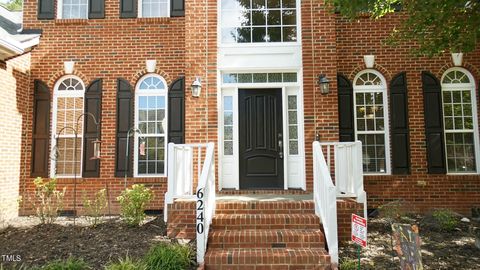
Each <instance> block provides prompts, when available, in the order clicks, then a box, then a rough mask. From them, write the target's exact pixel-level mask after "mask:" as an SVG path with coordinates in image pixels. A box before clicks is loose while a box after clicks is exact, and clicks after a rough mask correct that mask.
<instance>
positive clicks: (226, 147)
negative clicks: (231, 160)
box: [223, 141, 233, 156]
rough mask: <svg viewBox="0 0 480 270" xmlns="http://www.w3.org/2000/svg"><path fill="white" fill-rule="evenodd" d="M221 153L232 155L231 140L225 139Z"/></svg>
mask: <svg viewBox="0 0 480 270" xmlns="http://www.w3.org/2000/svg"><path fill="white" fill-rule="evenodd" d="M223 154H224V155H229V156H230V155H233V142H232V141H225V142H224V147H223Z"/></svg>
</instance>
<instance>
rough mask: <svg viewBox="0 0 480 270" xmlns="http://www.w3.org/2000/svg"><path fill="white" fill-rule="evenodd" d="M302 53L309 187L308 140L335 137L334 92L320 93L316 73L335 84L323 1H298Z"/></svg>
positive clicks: (330, 24)
mask: <svg viewBox="0 0 480 270" xmlns="http://www.w3.org/2000/svg"><path fill="white" fill-rule="evenodd" d="M301 12H302V40H301V41H302V57H303V92H304V94H303V95H304V101H303V102H304V108H305V114H304V117H305V154H306V156H305V165H306V181H307V185H306V186H307V190H308V191H312V190H313V163H312V160H313V155H312V142H313V141H314V140H315V135H316V134H318V135H319V137H320V140H322V141H337V140H338V111H337V109H336V108H337V102H338V101H337V95H336V94H333V93H332V94H329V95H321V94H320V88H319V86H318V84H317V81H318V76H319V74H325V75H326V76H327V78H329V79H330V86H331V88H332V89H335V88H336V80H335V79H334V78H336V73H337V72H336V70H337V63H336V57H337V45H336V32H335V17H334V16H332V15H331V14H330V13H329V11H328V10H327V9H326V7H325V6H324V3H323V1H317V0H307V1H302V6H301Z"/></svg>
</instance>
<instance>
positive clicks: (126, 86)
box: [115, 79, 133, 177]
mask: <svg viewBox="0 0 480 270" xmlns="http://www.w3.org/2000/svg"><path fill="white" fill-rule="evenodd" d="M132 102H133V91H132V86H131V85H130V83H128V81H126V80H124V79H118V80H117V138H116V150H115V152H116V153H115V157H116V159H115V176H116V177H123V176H125V172H126V173H127V175H128V176H132V171H133V170H132V165H133V162H132V160H133V156H132V147H133V140H132V137H131V136H130V137H129V138H127V133H128V130H129V129H130V128H131V127H132V124H133V121H132V120H133V119H132V118H133V103H132ZM127 140H129V149H128V160H127V166H126V167H125V159H126V156H125V150H126V148H127Z"/></svg>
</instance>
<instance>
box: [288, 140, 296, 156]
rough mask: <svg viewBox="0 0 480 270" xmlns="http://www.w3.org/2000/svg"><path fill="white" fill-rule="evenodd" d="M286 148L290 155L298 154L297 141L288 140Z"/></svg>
mask: <svg viewBox="0 0 480 270" xmlns="http://www.w3.org/2000/svg"><path fill="white" fill-rule="evenodd" d="M288 149H289V153H290V155H298V141H290V142H289V148H288Z"/></svg>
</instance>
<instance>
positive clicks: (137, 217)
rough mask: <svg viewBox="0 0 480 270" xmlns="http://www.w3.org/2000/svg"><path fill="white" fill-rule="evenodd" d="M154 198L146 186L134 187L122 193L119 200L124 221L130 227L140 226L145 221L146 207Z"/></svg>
mask: <svg viewBox="0 0 480 270" xmlns="http://www.w3.org/2000/svg"><path fill="white" fill-rule="evenodd" d="M152 198H153V193H152V191H151V190H150V189H149V188H146V187H145V185H133V186H132V188H131V189H128V188H127V189H126V190H124V191H123V192H122V194H121V195H120V196H118V197H117V200H118V201H119V202H120V208H121V210H120V212H121V216H122V218H123V220H125V222H126V223H127V224H129V225H132V226H138V225H140V223H141V222H142V221H143V220H144V219H145V213H144V211H145V206H146V205H147V203H149V202H150V201H151V200H152Z"/></svg>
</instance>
